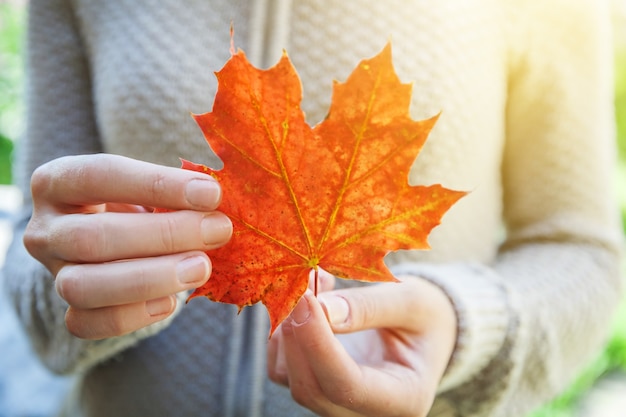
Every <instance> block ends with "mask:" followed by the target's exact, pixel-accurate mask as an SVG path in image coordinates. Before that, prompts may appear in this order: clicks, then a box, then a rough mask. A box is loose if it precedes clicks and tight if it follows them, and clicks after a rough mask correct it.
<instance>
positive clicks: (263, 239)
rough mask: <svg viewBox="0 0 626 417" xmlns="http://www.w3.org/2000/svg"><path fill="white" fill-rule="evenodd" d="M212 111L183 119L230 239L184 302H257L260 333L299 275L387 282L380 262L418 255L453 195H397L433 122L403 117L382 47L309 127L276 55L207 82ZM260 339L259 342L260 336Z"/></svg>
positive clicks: (278, 314) (337, 88)
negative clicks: (201, 143)
mask: <svg viewBox="0 0 626 417" xmlns="http://www.w3.org/2000/svg"><path fill="white" fill-rule="evenodd" d="M216 76H217V79H218V90H217V94H216V96H215V102H214V106H213V110H212V112H209V113H206V114H202V115H194V118H195V120H196V122H197V123H198V125H199V126H200V128H201V130H202V132H203V134H204V136H205V138H206V140H207V142H208V143H209V145H210V147H211V148H212V149H213V151H214V152H215V153H216V154H217V155H218V156H219V157H220V158H221V159H222V161H223V162H224V168H223V169H222V170H219V171H216V170H212V169H210V168H207V167H205V166H203V165H197V164H193V163H191V162H188V161H184V162H183V168H186V169H193V170H197V171H202V172H207V173H210V174H211V175H212V176H214V177H215V178H216V179H217V180H218V181H219V182H220V184H221V186H222V188H223V190H224V192H223V200H222V203H221V205H220V211H222V212H223V213H225V214H226V215H228V216H229V217H230V219H231V220H232V222H233V237H232V239H231V241H230V242H229V243H228V244H227V245H226V246H224V247H222V248H220V249H217V250H212V251H210V256H211V260H212V262H213V273H212V276H211V279H210V280H209V281H208V282H207V283H206V284H205V285H203V286H202V287H200V288H198V289H196V291H195V292H194V293H193V294H192V295H191V297H190V298H193V297H197V296H206V297H208V298H209V299H211V300H214V301H220V302H224V303H231V304H236V305H237V306H239V308H240V310H241V308H243V307H244V306H247V305H252V304H254V303H257V302H258V301H261V302H263V303H264V304H265V306H266V307H267V309H268V312H269V315H270V322H271V332H273V331H274V330H275V329H276V327H277V326H278V324H279V323H280V322H281V321H282V320H283V319H284V318H285V317H287V315H288V314H289V313H290V312H291V310H292V309H293V308H294V307H295V305H296V303H297V301H298V300H299V298H300V297H301V296H302V295H303V294H304V292H305V291H306V289H307V286H308V282H309V274H310V272H311V270H315V271H317V269H318V268H323V269H324V270H326V271H328V272H330V273H332V274H334V275H336V276H338V277H341V278H350V279H356V280H362V281H396V279H395V278H394V277H393V275H392V274H391V273H390V272H389V270H388V269H387V267H386V266H385V264H384V262H383V258H384V256H385V255H386V254H387V253H389V252H390V251H394V250H398V249H428V248H429V245H428V242H427V236H428V234H429V233H430V231H431V229H432V228H433V227H435V226H436V225H438V224H439V223H440V219H441V217H442V216H443V214H444V213H445V212H446V211H447V210H448V208H450V206H452V204H454V203H455V202H456V201H457V200H458V199H459V198H461V197H462V196H463V195H464V194H465V193H463V192H459V191H452V190H448V189H446V188H444V187H442V186H441V185H432V186H415V187H414V186H409V184H408V174H409V170H410V168H411V165H412V163H413V161H414V160H415V158H416V157H417V154H418V153H419V151H420V149H421V147H422V145H423V144H424V142H425V140H426V137H427V136H428V134H429V132H430V130H431V129H432V127H433V125H434V124H435V121H436V119H437V117H438V116H435V117H433V118H430V119H427V120H422V121H415V120H413V119H411V117H410V115H409V111H408V109H409V104H410V100H411V88H412V86H411V85H409V84H402V83H401V82H400V80H399V79H398V77H397V75H396V73H395V71H394V69H393V66H392V61H391V45H390V44H387V46H386V47H385V48H384V49H383V50H382V51H381V52H380V53H379V54H378V55H377V56H375V57H374V58H372V59H369V60H363V61H362V62H361V63H360V64H359V65H358V67H357V68H356V69H355V70H354V72H353V73H352V74H351V75H350V76H349V78H348V80H347V81H346V82H345V83H343V84H341V83H337V82H336V83H335V84H334V86H333V96H332V103H331V107H330V111H329V114H328V116H327V118H326V119H325V120H324V121H323V122H322V123H320V124H319V125H317V126H316V127H314V128H311V127H310V126H309V125H308V124H307V123H306V121H305V117H304V113H303V111H302V110H301V108H300V102H301V100H302V89H301V84H300V80H299V77H298V75H297V73H296V71H295V69H294V67H293V65H292V64H291V62H290V60H289V58H288V56H287V54H286V53H284V54H283V56H282V58H281V59H280V61H279V62H278V64H276V65H275V66H274V67H272V68H270V69H268V70H260V69H258V68H255V67H253V66H252V65H251V64H250V63H249V62H248V60H247V58H246V56H245V54H244V53H243V52H242V51H238V52H237V53H234V51H233V53H232V56H231V58H230V59H229V60H228V61H227V63H226V64H225V66H224V67H223V68H222V69H221V70H220V71H219V72H217V73H216ZM270 334H271V333H270Z"/></svg>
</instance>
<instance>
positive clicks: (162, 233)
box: [158, 213, 178, 253]
mask: <svg viewBox="0 0 626 417" xmlns="http://www.w3.org/2000/svg"><path fill="white" fill-rule="evenodd" d="M176 214H177V213H167V214H164V215H163V216H160V220H161V221H160V222H159V235H158V238H159V242H160V245H161V248H162V250H163V251H164V252H165V253H172V252H175V251H176V247H177V241H176V230H178V222H177V221H176V217H177V216H176Z"/></svg>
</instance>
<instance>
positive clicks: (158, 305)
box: [146, 297, 174, 317]
mask: <svg viewBox="0 0 626 417" xmlns="http://www.w3.org/2000/svg"><path fill="white" fill-rule="evenodd" d="M173 308H174V302H173V301H172V297H163V298H157V299H156V300H150V301H146V311H147V312H148V314H149V315H150V316H152V317H155V316H162V315H164V314H168V313H169V312H170V311H172V309H173Z"/></svg>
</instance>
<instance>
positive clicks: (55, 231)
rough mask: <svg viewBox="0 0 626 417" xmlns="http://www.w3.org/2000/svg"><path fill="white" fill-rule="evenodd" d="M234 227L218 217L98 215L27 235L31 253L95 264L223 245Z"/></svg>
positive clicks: (60, 220)
mask: <svg viewBox="0 0 626 417" xmlns="http://www.w3.org/2000/svg"><path fill="white" fill-rule="evenodd" d="M231 234H232V223H231V221H230V219H228V217H226V216H225V215H224V214H222V213H219V212H210V213H201V212H196V211H176V212H168V213H158V214H153V213H97V214H92V215H88V216H86V215H80V214H70V215H66V216H60V217H56V218H55V219H54V221H53V222H52V223H51V224H50V225H49V226H48V232H47V233H46V234H45V235H40V238H39V239H37V238H36V236H37V234H34V233H33V234H31V238H30V239H29V240H28V242H26V243H27V247H28V248H29V250H30V251H31V253H37V252H42V253H47V252H50V251H53V253H54V255H55V257H56V258H59V259H61V260H64V261H68V262H76V263H84V262H88V263H93V262H106V261H114V260H118V259H129V258H144V257H150V256H159V255H166V254H170V253H177V252H185V251H190V250H210V249H214V248H217V247H219V246H222V245H223V244H225V243H226V242H227V241H228V240H229V239H230V236H231Z"/></svg>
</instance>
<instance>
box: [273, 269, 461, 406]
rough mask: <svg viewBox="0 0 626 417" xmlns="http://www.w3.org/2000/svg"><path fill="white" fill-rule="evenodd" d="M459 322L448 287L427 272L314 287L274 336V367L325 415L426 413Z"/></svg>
mask: <svg viewBox="0 0 626 417" xmlns="http://www.w3.org/2000/svg"><path fill="white" fill-rule="evenodd" d="M322 283H323V285H322V291H323V290H324V289H325V288H324V286H326V287H327V288H328V287H331V288H332V286H334V280H332V279H331V280H330V283H329V278H328V277H325V279H323V280H322ZM324 283H326V284H324ZM456 329H457V319H456V314H455V311H454V308H453V306H452V304H451V302H450V300H449V298H448V297H447V295H446V294H445V293H444V292H443V291H442V290H441V289H440V288H439V287H437V286H435V285H434V284H432V283H430V282H428V281H426V280H424V279H421V278H416V277H402V278H401V282H400V283H385V284H379V285H374V286H367V287H358V288H350V289H343V290H335V291H327V292H322V293H320V294H319V295H318V298H316V297H315V296H314V295H313V293H312V292H311V291H310V290H308V291H307V292H306V294H305V295H304V296H303V297H302V299H301V300H300V302H299V303H298V304H297V305H296V307H295V309H294V310H293V312H292V313H291V315H290V316H289V317H288V318H287V319H286V320H285V321H284V322H283V323H282V324H281V325H280V327H279V328H278V329H277V330H276V332H275V334H274V335H273V336H272V338H271V339H270V342H269V347H268V373H269V376H270V378H271V379H272V380H273V381H274V382H277V383H279V384H283V385H286V386H287V387H289V389H290V390H291V394H292V396H293V398H294V399H295V401H297V402H298V403H299V404H301V405H303V406H305V407H307V408H309V409H311V410H312V411H314V412H315V413H318V414H320V415H322V416H412V417H414V416H426V415H427V414H428V411H429V410H430V408H431V407H432V403H433V401H434V398H435V394H436V392H437V387H438V385H439V381H440V380H441V377H442V375H443V373H444V371H445V370H446V367H447V365H448V362H449V361H450V357H451V355H452V352H453V350H454V345H455V342H456V333H457V330H456Z"/></svg>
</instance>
